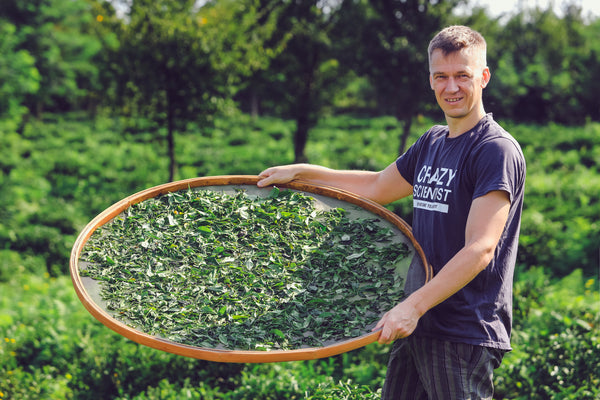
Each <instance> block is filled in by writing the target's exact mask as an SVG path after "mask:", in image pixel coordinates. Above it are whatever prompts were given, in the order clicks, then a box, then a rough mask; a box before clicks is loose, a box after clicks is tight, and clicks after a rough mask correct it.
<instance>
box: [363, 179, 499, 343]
mask: <svg viewBox="0 0 600 400" xmlns="http://www.w3.org/2000/svg"><path fill="white" fill-rule="evenodd" d="M509 209H510V199H509V195H508V193H507V192H504V191H500V190H496V191H492V192H489V193H487V194H485V195H484V196H481V197H478V198H476V199H475V200H473V203H472V204H471V210H470V211H469V216H468V218H467V225H466V228H465V246H464V247H463V248H462V249H461V250H460V251H459V252H458V253H456V255H455V256H454V257H452V258H451V259H450V261H448V263H447V264H446V265H445V266H444V267H443V268H442V269H441V270H440V271H439V272H438V273H437V274H436V276H435V277H433V278H432V279H431V280H430V281H429V282H427V283H426V284H425V285H423V286H422V287H421V288H419V289H418V290H417V291H415V292H413V293H412V294H411V295H410V296H409V297H408V298H406V299H405V300H404V301H403V302H401V303H399V304H398V305H396V306H395V307H394V308H392V309H391V310H390V311H388V312H387V313H386V314H385V315H384V316H383V318H381V320H380V321H379V322H378V323H377V326H376V327H375V328H374V329H378V328H383V329H382V330H381V335H380V336H379V343H382V344H383V343H391V342H393V341H394V340H396V339H398V338H402V337H406V336H408V335H410V334H411V333H412V332H413V331H414V330H415V328H416V327H417V322H418V321H419V318H421V316H422V315H423V314H425V313H426V312H427V311H428V310H429V309H431V308H432V307H434V306H436V305H437V304H439V303H441V302H443V301H444V300H446V299H447V298H448V297H450V296H452V295H453V294H454V293H456V292H458V291H459V290H460V289H462V288H463V287H464V286H465V285H466V284H468V283H469V282H470V281H471V280H473V278H475V277H476V276H477V275H478V274H479V273H480V272H481V271H483V270H484V269H485V267H486V266H487V265H488V264H489V263H490V261H491V260H492V257H493V255H494V251H495V249H496V246H497V244H498V241H499V240H500V236H501V235H502V231H503V230H504V226H505V224H506V221H507V219H508V212H509Z"/></svg>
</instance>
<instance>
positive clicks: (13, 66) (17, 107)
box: [0, 19, 40, 131]
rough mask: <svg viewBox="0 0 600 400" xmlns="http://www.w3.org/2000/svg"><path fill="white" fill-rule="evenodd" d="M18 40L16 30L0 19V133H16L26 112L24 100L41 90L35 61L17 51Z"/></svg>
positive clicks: (21, 51) (22, 52) (24, 53)
mask: <svg viewBox="0 0 600 400" xmlns="http://www.w3.org/2000/svg"><path fill="white" fill-rule="evenodd" d="M20 46H21V39H20V38H19V37H18V36H17V28H16V27H15V26H14V25H13V24H11V23H9V22H7V21H3V20H1V19H0V119H2V121H3V123H2V126H0V131H3V130H6V131H16V130H17V129H18V128H19V126H20V125H21V120H22V117H23V115H25V114H26V113H27V108H26V107H25V106H24V105H23V102H24V100H25V96H27V95H32V94H35V93H36V92H37V91H38V89H39V87H40V74H39V72H38V70H37V68H36V67H35V59H34V58H33V56H32V55H31V54H29V52H28V51H27V50H23V49H21V50H18V49H19V47H20Z"/></svg>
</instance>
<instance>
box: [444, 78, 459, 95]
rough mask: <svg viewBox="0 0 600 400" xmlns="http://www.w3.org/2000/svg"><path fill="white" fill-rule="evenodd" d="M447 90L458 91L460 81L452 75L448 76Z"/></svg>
mask: <svg viewBox="0 0 600 400" xmlns="http://www.w3.org/2000/svg"><path fill="white" fill-rule="evenodd" d="M446 90H447V91H448V92H457V91H458V83H457V82H456V80H455V79H454V78H452V77H450V78H448V85H447V86H446Z"/></svg>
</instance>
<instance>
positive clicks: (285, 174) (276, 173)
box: [257, 164, 301, 187]
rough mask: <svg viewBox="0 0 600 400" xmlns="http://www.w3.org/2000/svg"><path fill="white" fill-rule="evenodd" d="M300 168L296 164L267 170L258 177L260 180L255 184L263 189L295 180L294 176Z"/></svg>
mask: <svg viewBox="0 0 600 400" xmlns="http://www.w3.org/2000/svg"><path fill="white" fill-rule="evenodd" d="M300 168H301V166H300V165H298V164H296V165H284V166H279V167H271V168H267V169H266V170H264V171H263V172H261V173H260V174H259V175H258V177H259V178H260V180H259V181H258V182H257V186H258V187H265V186H269V185H274V184H278V183H288V182H291V181H293V180H294V179H296V174H297V173H298V171H299V170H300Z"/></svg>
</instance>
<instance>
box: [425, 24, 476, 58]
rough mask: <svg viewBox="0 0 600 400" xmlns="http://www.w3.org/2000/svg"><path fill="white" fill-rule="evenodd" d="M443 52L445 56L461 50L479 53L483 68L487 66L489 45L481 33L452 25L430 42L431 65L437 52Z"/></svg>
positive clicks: (428, 51) (466, 27) (428, 50)
mask: <svg viewBox="0 0 600 400" xmlns="http://www.w3.org/2000/svg"><path fill="white" fill-rule="evenodd" d="M438 49H439V50H441V51H442V53H443V54H444V56H447V55H448V54H451V53H454V52H458V51H461V50H466V51H473V52H477V53H479V54H478V57H477V58H478V59H479V61H480V62H481V65H482V67H485V66H486V65H487V60H486V52H487V43H486V42H485V39H484V37H483V35H481V33H479V32H477V31H476V30H473V29H471V28H469V27H468V26H463V25H452V26H449V27H447V28H444V29H443V30H441V31H440V32H439V33H438V34H437V35H435V36H434V38H433V39H431V42H429V47H428V48H427V53H428V55H429V63H430V64H431V56H432V54H433V52H434V51H435V50H438Z"/></svg>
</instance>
